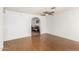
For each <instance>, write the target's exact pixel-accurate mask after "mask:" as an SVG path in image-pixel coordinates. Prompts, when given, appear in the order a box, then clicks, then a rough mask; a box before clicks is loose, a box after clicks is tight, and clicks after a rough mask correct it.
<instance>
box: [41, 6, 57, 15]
mask: <svg viewBox="0 0 79 59" xmlns="http://www.w3.org/2000/svg"><path fill="white" fill-rule="evenodd" d="M54 9H56V7H52V8H50V10H49V11H43V12H42V13H41V16H46V15H53V14H54V13H55V10H54Z"/></svg>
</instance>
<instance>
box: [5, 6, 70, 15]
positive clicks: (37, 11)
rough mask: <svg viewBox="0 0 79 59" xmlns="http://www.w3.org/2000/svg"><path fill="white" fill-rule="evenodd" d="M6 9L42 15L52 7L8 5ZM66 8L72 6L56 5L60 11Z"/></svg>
mask: <svg viewBox="0 0 79 59" xmlns="http://www.w3.org/2000/svg"><path fill="white" fill-rule="evenodd" d="M6 9H8V10H12V11H17V12H23V13H30V14H37V15H40V13H41V12H43V11H46V10H50V9H51V7H6ZM66 9H71V8H70V7H56V10H55V12H60V11H63V10H66Z"/></svg>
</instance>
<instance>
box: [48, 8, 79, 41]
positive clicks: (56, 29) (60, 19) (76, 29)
mask: <svg viewBox="0 0 79 59" xmlns="http://www.w3.org/2000/svg"><path fill="white" fill-rule="evenodd" d="M47 33H50V34H53V35H57V36H60V37H64V38H68V39H72V40H75V41H79V8H72V9H70V10H66V11H63V12H60V13H56V14H55V15H53V16H47Z"/></svg>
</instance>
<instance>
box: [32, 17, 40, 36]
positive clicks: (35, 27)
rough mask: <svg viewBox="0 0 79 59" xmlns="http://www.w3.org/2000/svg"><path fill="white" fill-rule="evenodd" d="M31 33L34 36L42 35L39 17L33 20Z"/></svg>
mask: <svg viewBox="0 0 79 59" xmlns="http://www.w3.org/2000/svg"><path fill="white" fill-rule="evenodd" d="M31 32H32V36H35V35H40V19H39V18H38V17H33V18H32V21H31Z"/></svg>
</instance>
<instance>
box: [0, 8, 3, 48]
mask: <svg viewBox="0 0 79 59" xmlns="http://www.w3.org/2000/svg"><path fill="white" fill-rule="evenodd" d="M2 48H3V8H2V7H0V50H2Z"/></svg>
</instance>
